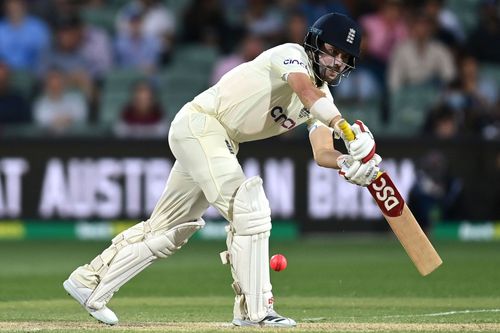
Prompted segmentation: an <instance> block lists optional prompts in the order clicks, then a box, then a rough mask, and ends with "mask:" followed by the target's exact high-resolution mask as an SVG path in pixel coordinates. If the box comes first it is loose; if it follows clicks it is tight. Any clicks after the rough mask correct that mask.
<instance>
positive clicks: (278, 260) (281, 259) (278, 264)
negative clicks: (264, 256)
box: [270, 254, 288, 272]
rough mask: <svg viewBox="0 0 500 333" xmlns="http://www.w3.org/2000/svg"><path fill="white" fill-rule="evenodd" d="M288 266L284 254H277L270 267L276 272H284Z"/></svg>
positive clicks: (272, 258)
mask: <svg viewBox="0 0 500 333" xmlns="http://www.w3.org/2000/svg"><path fill="white" fill-rule="evenodd" d="M287 264H288V263H287V261H286V258H285V256H284V255H282V254H275V255H274V256H272V257H271V260H270V265H271V268H272V269H273V270H275V271H276V272H279V271H282V270H284V269H285V268H286V265H287Z"/></svg>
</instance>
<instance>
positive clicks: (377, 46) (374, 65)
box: [360, 0, 408, 84]
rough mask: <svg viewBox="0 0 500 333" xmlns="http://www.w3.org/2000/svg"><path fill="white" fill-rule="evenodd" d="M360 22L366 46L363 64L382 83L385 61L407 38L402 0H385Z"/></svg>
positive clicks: (383, 80) (383, 81)
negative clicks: (375, 10)
mask: <svg viewBox="0 0 500 333" xmlns="http://www.w3.org/2000/svg"><path fill="white" fill-rule="evenodd" d="M360 23H361V26H362V28H363V32H364V35H363V43H365V46H366V47H365V53H364V55H365V58H364V59H363V64H364V66H367V67H368V68H370V70H371V71H372V72H373V73H374V74H375V75H376V77H377V78H378V80H379V81H380V84H384V83H385V72H386V66H387V62H388V60H389V57H390V55H391V53H392V52H393V50H394V47H395V46H396V45H397V44H398V43H401V42H402V41H404V40H406V39H407V38H408V27H407V25H406V23H405V21H404V18H403V8H402V2H401V1H400V0H385V1H384V2H383V3H382V4H381V6H380V8H379V10H378V11H377V12H376V13H374V14H369V15H365V16H363V17H361V19H360Z"/></svg>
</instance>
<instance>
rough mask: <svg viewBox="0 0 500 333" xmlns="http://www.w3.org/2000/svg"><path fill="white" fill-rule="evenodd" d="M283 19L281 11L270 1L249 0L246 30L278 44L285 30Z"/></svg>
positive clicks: (273, 43)
mask: <svg viewBox="0 0 500 333" xmlns="http://www.w3.org/2000/svg"><path fill="white" fill-rule="evenodd" d="M282 19H283V18H282V15H281V13H280V12H279V11H277V10H275V9H274V8H273V7H272V6H271V4H270V2H269V1H266V0H249V1H248V8H247V9H246V13H245V30H246V31H248V32H249V33H251V34H254V35H257V36H260V37H261V38H263V39H264V40H266V41H267V42H269V44H271V45H276V44H277V43H279V39H280V36H281V34H282V31H283V20H282Z"/></svg>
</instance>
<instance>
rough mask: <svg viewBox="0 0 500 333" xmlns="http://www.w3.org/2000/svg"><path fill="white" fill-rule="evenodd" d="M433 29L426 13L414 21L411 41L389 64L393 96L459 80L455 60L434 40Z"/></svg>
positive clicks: (404, 44)
mask: <svg viewBox="0 0 500 333" xmlns="http://www.w3.org/2000/svg"><path fill="white" fill-rule="evenodd" d="M433 26H434V22H433V21H432V19H431V18H430V17H428V16H426V15H423V14H422V13H419V14H417V15H416V16H415V17H414V18H413V22H412V26H411V34H410V35H411V36H410V38H409V39H408V40H406V41H404V42H402V43H401V44H399V45H398V46H397V47H396V48H395V50H394V53H393V54H392V56H391V59H390V62H389V73H388V75H389V76H388V84H389V88H390V90H391V91H392V92H394V91H397V90H399V89H400V88H401V87H403V86H406V85H415V84H425V83H428V82H432V81H435V80H437V81H438V82H441V83H447V82H450V81H451V80H452V79H453V78H454V77H455V72H456V69H455V65H454V61H453V57H452V55H451V53H450V51H449V50H448V49H447V48H446V47H445V46H444V45H443V44H442V43H440V42H438V41H434V40H433V39H432V35H433Z"/></svg>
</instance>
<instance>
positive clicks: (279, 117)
mask: <svg viewBox="0 0 500 333" xmlns="http://www.w3.org/2000/svg"><path fill="white" fill-rule="evenodd" d="M271 117H273V120H274V122H276V123H277V124H279V125H280V126H281V127H284V128H286V129H292V128H294V127H295V125H296V123H295V121H294V120H293V119H290V118H288V117H287V115H286V114H285V113H284V112H283V108H282V107H281V106H275V107H274V108H272V109H271Z"/></svg>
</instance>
